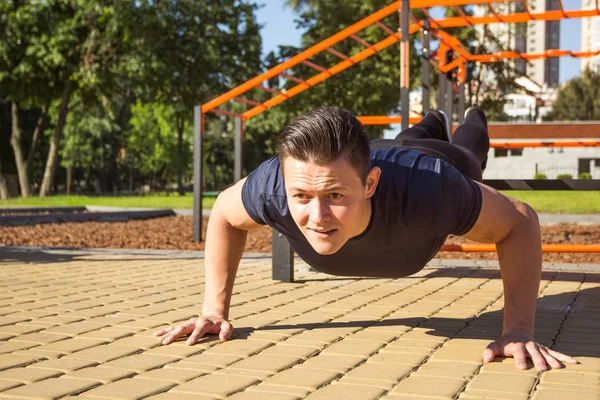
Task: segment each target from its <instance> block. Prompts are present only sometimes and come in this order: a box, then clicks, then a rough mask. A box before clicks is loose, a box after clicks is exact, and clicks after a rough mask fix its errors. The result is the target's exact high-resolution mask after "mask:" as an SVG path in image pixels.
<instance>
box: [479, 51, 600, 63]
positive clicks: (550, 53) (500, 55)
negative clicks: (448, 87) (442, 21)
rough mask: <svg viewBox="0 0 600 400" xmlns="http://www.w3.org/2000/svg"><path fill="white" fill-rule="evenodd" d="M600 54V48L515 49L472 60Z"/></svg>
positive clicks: (582, 56)
mask: <svg viewBox="0 0 600 400" xmlns="http://www.w3.org/2000/svg"><path fill="white" fill-rule="evenodd" d="M597 55H600V50H596V51H569V50H546V51H544V52H543V53H517V52H514V51H499V52H496V53H494V54H477V55H475V54H474V55H472V56H471V57H470V61H478V62H496V61H498V59H500V58H524V59H526V60H536V59H540V58H543V59H545V58H548V57H563V56H571V57H577V58H585V57H594V56H597Z"/></svg>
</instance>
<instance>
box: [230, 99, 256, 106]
mask: <svg viewBox="0 0 600 400" xmlns="http://www.w3.org/2000/svg"><path fill="white" fill-rule="evenodd" d="M232 100H235V101H239V102H240V103H244V104H248V105H251V106H257V105H259V104H260V103H259V102H258V101H254V100H250V99H245V98H243V97H234V98H233V99H232Z"/></svg>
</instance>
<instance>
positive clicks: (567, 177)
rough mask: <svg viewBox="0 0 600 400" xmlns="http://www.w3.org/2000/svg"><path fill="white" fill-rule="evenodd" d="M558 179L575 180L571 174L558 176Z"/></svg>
mask: <svg viewBox="0 0 600 400" xmlns="http://www.w3.org/2000/svg"><path fill="white" fill-rule="evenodd" d="M556 179H573V175H571V174H560V175H557V176H556Z"/></svg>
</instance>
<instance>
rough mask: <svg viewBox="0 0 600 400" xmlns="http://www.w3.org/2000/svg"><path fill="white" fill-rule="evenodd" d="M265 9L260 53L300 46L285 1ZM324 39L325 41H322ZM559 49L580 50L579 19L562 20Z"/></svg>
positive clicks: (566, 71) (568, 72)
mask: <svg viewBox="0 0 600 400" xmlns="http://www.w3.org/2000/svg"><path fill="white" fill-rule="evenodd" d="M257 2H258V4H264V6H263V7H262V8H261V9H260V10H259V11H258V21H259V22H260V23H262V24H263V25H264V28H263V29H262V31H261V33H262V38H263V54H266V53H268V52H269V51H271V50H276V49H277V47H278V46H279V45H291V46H300V38H301V36H302V32H300V31H298V30H296V24H295V23H294V18H295V14H294V12H293V11H292V10H291V9H290V8H289V7H286V6H285V5H284V0H262V1H261V0H257ZM563 7H564V8H565V10H575V9H580V7H581V0H563ZM323 39H325V38H323ZM560 47H561V49H562V50H572V51H579V50H581V20H580V19H573V20H562V21H561V32H560ZM580 66H581V60H580V59H577V58H572V57H561V59H560V67H559V68H560V73H559V80H560V82H561V83H562V82H564V81H565V80H569V79H571V78H573V77H575V76H578V75H579V74H580Z"/></svg>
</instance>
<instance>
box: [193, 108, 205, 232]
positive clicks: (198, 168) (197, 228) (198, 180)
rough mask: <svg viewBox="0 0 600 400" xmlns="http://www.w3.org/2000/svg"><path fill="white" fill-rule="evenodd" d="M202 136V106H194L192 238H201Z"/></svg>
mask: <svg viewBox="0 0 600 400" xmlns="http://www.w3.org/2000/svg"><path fill="white" fill-rule="evenodd" d="M203 136H204V115H202V107H201V106H196V107H194V217H193V224H194V233H193V236H192V240H193V241H194V242H199V241H201V240H202V164H203V162H202V161H203V152H202V137H203Z"/></svg>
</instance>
